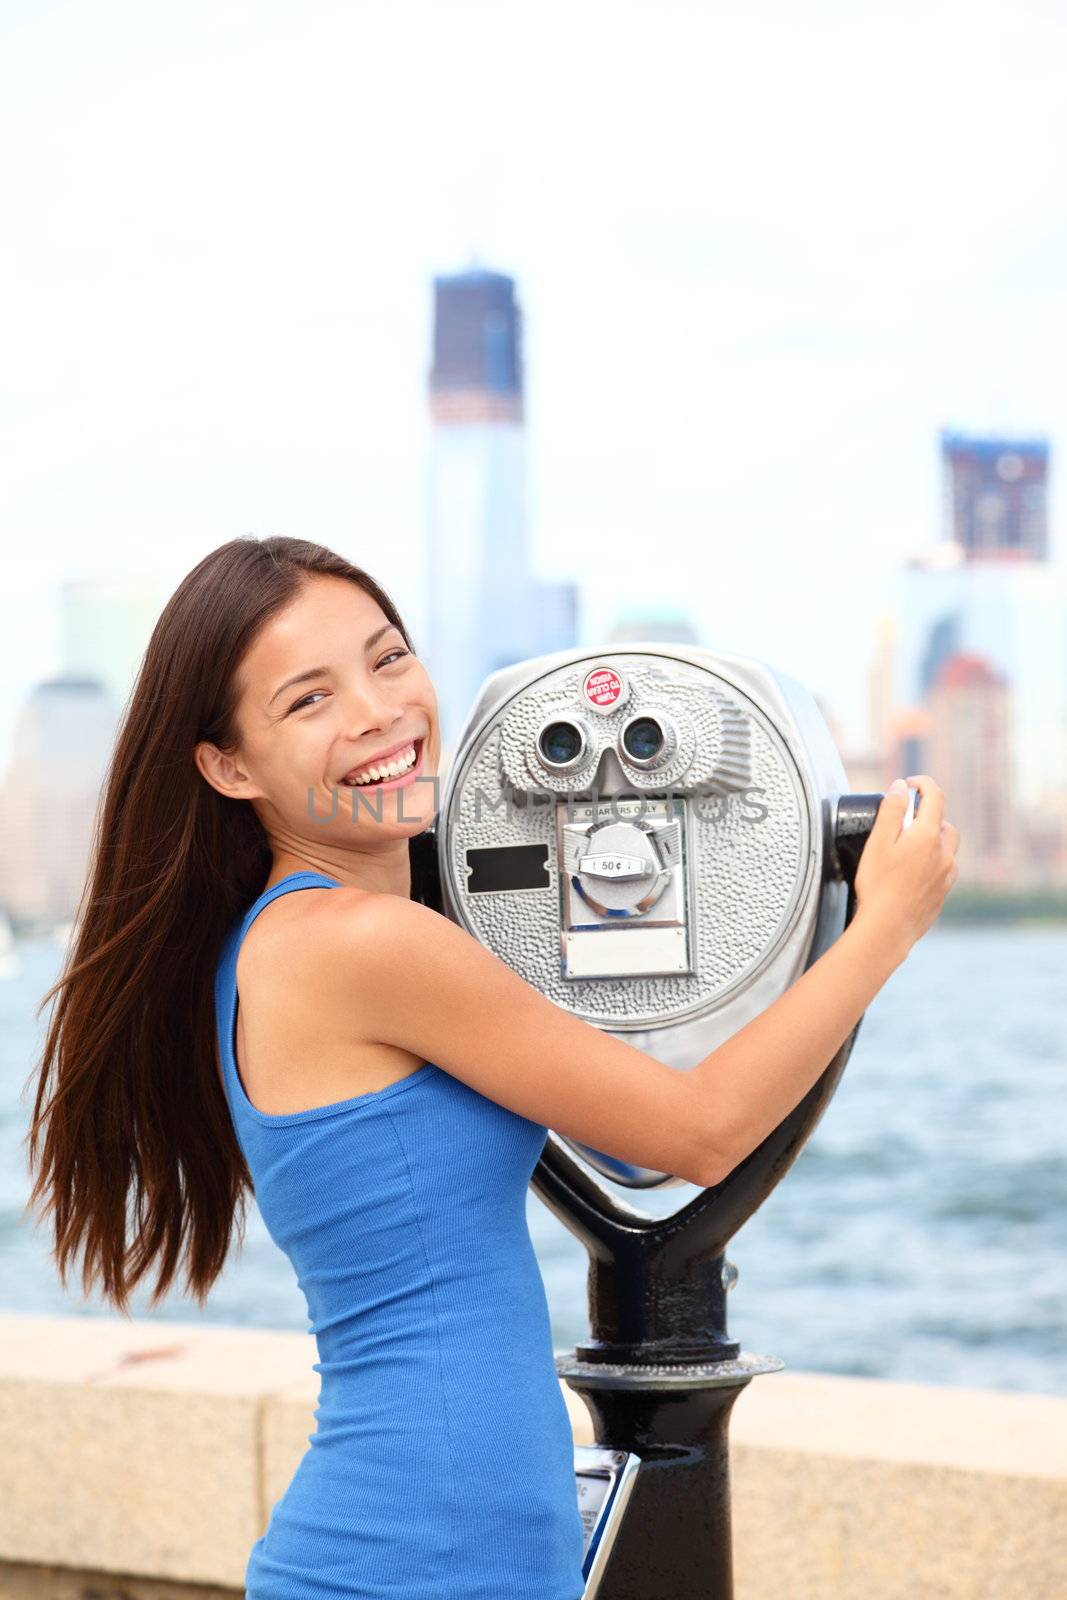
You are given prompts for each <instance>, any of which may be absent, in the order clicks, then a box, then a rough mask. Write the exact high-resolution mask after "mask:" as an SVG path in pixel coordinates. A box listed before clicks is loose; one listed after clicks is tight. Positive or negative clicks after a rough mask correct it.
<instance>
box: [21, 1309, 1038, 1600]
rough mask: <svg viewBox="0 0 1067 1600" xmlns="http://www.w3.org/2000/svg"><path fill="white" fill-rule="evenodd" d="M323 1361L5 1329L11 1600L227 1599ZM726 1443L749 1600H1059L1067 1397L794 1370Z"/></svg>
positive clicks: (268, 1349)
mask: <svg viewBox="0 0 1067 1600" xmlns="http://www.w3.org/2000/svg"><path fill="white" fill-rule="evenodd" d="M315 1359H316V1352H315V1345H314V1341H313V1339H312V1338H311V1337H310V1336H308V1335H304V1334H298V1333H268V1332H260V1331H257V1330H252V1329H244V1328H231V1327H203V1326H196V1325H193V1324H189V1323H181V1322H157V1321H140V1322H138V1321H131V1320H127V1319H125V1318H122V1317H118V1316H116V1317H86V1316H69V1317H39V1316H23V1315H19V1314H6V1315H0V1600H193V1597H194V1596H200V1597H201V1600H224V1597H226V1600H233V1597H234V1596H235V1595H238V1594H239V1593H240V1592H241V1583H242V1578H243V1575H244V1569H245V1563H246V1561H247V1558H248V1552H249V1549H250V1547H251V1545H252V1543H253V1541H254V1540H255V1539H256V1538H257V1537H258V1536H259V1534H260V1533H261V1532H262V1531H263V1529H264V1528H265V1527H266V1524H267V1519H268V1517H269V1514H270V1508H271V1506H272V1505H273V1504H274V1502H275V1501H276V1500H277V1499H278V1498H279V1496H280V1495H281V1494H282V1493H283V1491H284V1489H285V1487H286V1484H287V1483H288V1482H289V1479H290V1478H291V1476H292V1474H293V1471H294V1470H295V1468H296V1464H297V1462H298V1461H299V1459H300V1457H301V1455H302V1454H303V1453H304V1451H305V1450H306V1449H307V1448H308V1443H307V1441H308V1435H309V1434H310V1433H312V1432H313V1431H314V1427H315V1420H314V1416H313V1412H314V1408H315V1405H316V1403H317V1399H318V1383H319V1379H318V1374H316V1373H315V1372H313V1371H312V1362H313V1361H314V1360H315ZM563 1394H564V1398H565V1399H566V1401H567V1405H568V1409H569V1412H570V1415H571V1419H572V1422H573V1424H574V1436H575V1440H576V1441H577V1442H580V1443H585V1442H589V1441H591V1439H592V1433H591V1430H590V1426H589V1419H588V1416H587V1413H586V1411H585V1408H584V1406H583V1405H582V1403H581V1401H580V1400H579V1399H578V1398H577V1397H576V1396H575V1395H573V1394H572V1393H571V1391H570V1390H569V1389H567V1388H566V1386H564V1388H563ZM731 1440H732V1456H731V1460H732V1474H733V1505H734V1564H735V1574H736V1600H824V1597H825V1600H830V1597H831V1596H832V1597H833V1600H852V1597H854V1596H855V1597H856V1600H859V1597H860V1596H861V1595H862V1596H863V1597H864V1600H897V1597H900V1600H905V1597H906V1600H921V1597H924V1596H931V1597H934V1596H936V1597H937V1600H1067V1399H1059V1398H1054V1397H1046V1396H1043V1395H1029V1394H1007V1393H1001V1392H988V1391H984V1390H967V1389H944V1388H931V1387H926V1386H923V1385H918V1384H903V1383H881V1382H874V1381H872V1380H869V1379H861V1378H838V1377H825V1376H822V1375H818V1374H813V1373H796V1372H781V1373H775V1374H771V1375H768V1376H766V1377H762V1378H757V1379H755V1380H754V1381H753V1382H752V1383H751V1384H749V1386H748V1387H747V1388H746V1389H745V1390H743V1391H742V1393H741V1394H740V1395H739V1397H738V1400H737V1403H736V1405H735V1407H734V1411H733V1417H732V1423H731Z"/></svg>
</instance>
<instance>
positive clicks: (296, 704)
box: [289, 689, 326, 711]
mask: <svg viewBox="0 0 1067 1600" xmlns="http://www.w3.org/2000/svg"><path fill="white" fill-rule="evenodd" d="M325 693H326V690H325V689H312V691H311V693H310V694H306V695H305V696H304V698H303V699H302V700H296V701H294V702H293V704H292V705H291V706H290V707H289V710H290V711H299V710H300V707H301V706H306V705H307V703H308V701H309V700H313V699H314V698H315V696H316V695H317V694H325Z"/></svg>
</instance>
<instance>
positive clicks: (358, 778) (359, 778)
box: [342, 744, 415, 788]
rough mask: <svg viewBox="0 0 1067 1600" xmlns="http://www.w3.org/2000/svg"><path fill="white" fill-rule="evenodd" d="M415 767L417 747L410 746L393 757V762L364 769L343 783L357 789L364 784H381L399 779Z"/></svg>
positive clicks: (345, 779) (385, 762)
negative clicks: (385, 780)
mask: <svg viewBox="0 0 1067 1600" xmlns="http://www.w3.org/2000/svg"><path fill="white" fill-rule="evenodd" d="M414 765H415V746H414V745H413V744H409V745H408V747H407V749H406V750H403V751H401V753H400V755H398V756H393V758H392V760H391V761H384V762H382V764H381V765H380V766H376V767H363V768H361V769H360V771H359V772H357V773H356V775H355V777H354V778H344V779H343V780H342V781H343V782H344V783H347V784H349V785H350V786H351V787H352V788H356V787H357V786H358V785H359V784H363V783H380V782H381V781H382V780H383V779H387V778H399V776H400V774H401V773H402V772H407V770H408V768H409V767H413V766H414Z"/></svg>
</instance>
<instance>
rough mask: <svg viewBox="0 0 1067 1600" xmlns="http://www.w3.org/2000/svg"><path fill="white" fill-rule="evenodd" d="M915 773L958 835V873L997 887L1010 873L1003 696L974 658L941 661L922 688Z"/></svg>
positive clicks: (1012, 847)
mask: <svg viewBox="0 0 1067 1600" xmlns="http://www.w3.org/2000/svg"><path fill="white" fill-rule="evenodd" d="M920 770H923V771H931V772H933V773H935V774H936V776H937V780H938V782H939V783H940V784H941V786H942V787H943V789H944V791H945V794H946V795H947V796H949V797H950V809H949V814H950V816H951V819H952V821H953V822H954V823H955V825H956V827H957V828H959V830H960V845H959V853H958V857H957V860H958V864H959V869H960V876H961V877H962V878H963V879H964V880H965V881H966V882H968V883H973V884H989V885H992V884H1003V883H1007V882H1009V881H1011V879H1012V878H1013V877H1014V876H1015V875H1016V873H1017V870H1018V862H1017V860H1016V854H1017V850H1016V834H1017V830H1016V826H1015V824H1016V808H1015V806H1014V804H1013V797H1012V775H1011V735H1010V696H1009V692H1008V684H1007V681H1006V679H1005V678H1004V677H1003V675H1002V674H1000V673H998V672H996V671H994V669H993V668H992V667H991V666H990V664H989V662H988V661H986V660H985V658H984V657H983V656H980V655H968V654H965V653H964V652H962V651H961V652H958V653H956V654H955V655H950V656H947V657H946V658H945V660H944V661H942V663H941V665H940V667H939V668H938V671H937V676H936V678H935V679H934V682H933V684H932V685H931V690H930V727H929V732H928V735H927V740H926V762H925V764H924V766H923V768H922V769H920Z"/></svg>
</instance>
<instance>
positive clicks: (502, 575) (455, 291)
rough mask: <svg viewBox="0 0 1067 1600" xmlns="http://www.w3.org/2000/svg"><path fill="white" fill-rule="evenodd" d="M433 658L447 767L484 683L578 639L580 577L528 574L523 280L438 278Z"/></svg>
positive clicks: (431, 514)
mask: <svg viewBox="0 0 1067 1600" xmlns="http://www.w3.org/2000/svg"><path fill="white" fill-rule="evenodd" d="M429 389H430V395H429V398H430V416H431V420H432V437H431V444H430V471H429V495H428V498H429V505H428V524H429V552H428V561H427V573H428V581H429V595H428V608H427V616H428V628H429V644H428V650H427V664H428V666H429V670H430V672H431V673H432V675H433V679H434V684H435V686H436V689H437V696H438V704H439V708H440V716H441V731H442V746H443V757H444V761H445V764H447V760H448V759H449V757H450V756H451V753H452V752H453V750H454V747H455V742H456V740H457V739H458V737H459V733H460V731H461V728H462V726H463V723H464V721H465V719H466V716H467V713H468V712H469V710H470V707H471V704H472V702H473V700H474V698H475V695H476V694H477V691H478V689H479V687H480V686H481V684H482V682H483V681H484V679H485V678H486V677H487V676H488V675H489V674H490V673H491V672H495V671H497V670H498V669H499V668H500V667H504V666H508V665H510V664H511V663H512V662H515V661H521V660H524V659H526V658H527V657H530V656H536V655H543V654H546V653H547V652H549V651H552V650H564V649H567V648H569V647H570V646H571V645H573V643H574V641H575V639H576V637H577V608H578V597H577V589H576V587H575V585H573V584H571V583H542V582H540V581H539V580H538V579H536V578H535V577H534V576H533V574H532V573H531V570H530V558H529V549H528V536H527V521H526V433H525V412H524V401H523V364H522V314H521V310H520V307H519V305H518V302H517V300H516V297H515V284H514V281H513V279H511V278H509V277H507V276H506V275H505V274H503V273H500V272H490V271H488V270H486V269H484V268H480V267H478V268H472V269H471V270H469V271H467V272H460V273H456V274H452V275H443V276H439V277H436V278H435V279H434V322H433V363H432V366H431V368H430V385H429Z"/></svg>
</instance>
